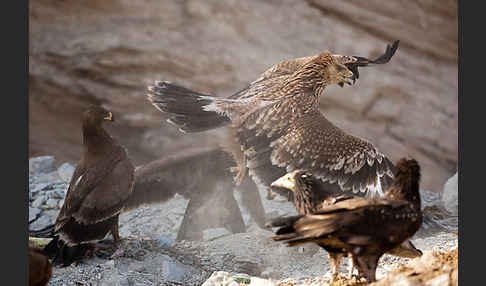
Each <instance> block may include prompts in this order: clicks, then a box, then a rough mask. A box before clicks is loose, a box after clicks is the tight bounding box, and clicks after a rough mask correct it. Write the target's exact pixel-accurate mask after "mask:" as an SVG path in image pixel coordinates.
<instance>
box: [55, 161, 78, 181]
mask: <svg viewBox="0 0 486 286" xmlns="http://www.w3.org/2000/svg"><path fill="white" fill-rule="evenodd" d="M57 173H58V174H59V177H61V179H62V180H63V181H65V182H67V183H69V182H70V181H71V177H72V176H73V173H74V167H73V166H72V165H71V164H69V163H64V164H62V165H61V166H59V168H57Z"/></svg>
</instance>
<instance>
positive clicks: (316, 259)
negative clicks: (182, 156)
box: [29, 158, 458, 286]
mask: <svg viewBox="0 0 486 286" xmlns="http://www.w3.org/2000/svg"><path fill="white" fill-rule="evenodd" d="M34 159H36V158H34ZM63 165H64V164H63ZM65 167H66V166H65ZM67 181H69V179H68V180H67ZM29 183H30V193H31V195H32V196H33V199H32V200H31V202H30V207H29V229H30V230H40V229H43V228H44V227H46V226H48V225H49V224H52V223H53V222H54V220H55V218H56V216H57V214H58V213H59V208H60V206H62V202H63V198H64V196H65V194H66V190H67V187H68V183H66V181H64V180H62V179H61V178H60V177H59V170H54V171H53V172H50V173H41V172H39V173H33V172H30V173H29ZM39 186H41V187H42V188H41V187H39ZM39 189H41V190H39ZM34 190H36V192H35V193H33V191H34ZM260 195H261V196H262V197H264V196H265V195H266V192H265V191H264V190H260ZM421 195H422V201H423V207H424V211H425V212H426V219H425V224H424V225H423V228H422V229H421V230H420V231H419V232H418V233H417V234H416V235H415V237H414V238H413V242H414V244H415V245H416V246H417V247H418V248H420V249H421V250H422V251H424V252H425V253H427V251H429V252H430V251H442V252H444V251H450V250H453V249H456V248H457V246H458V239H457V235H456V234H454V233H453V232H455V231H457V217H456V216H448V214H449V213H448V212H443V210H442V208H441V206H440V204H441V201H440V195H441V194H438V193H435V192H428V191H422V192H421ZM235 197H236V199H237V201H239V204H240V206H241V205H242V204H241V200H240V196H239V193H238V192H237V193H236V196H235ZM39 198H45V199H44V201H43V203H42V204H41V205H40V206H39V207H34V206H33V203H34V202H35V201H37V200H38V199H39ZM49 200H58V205H57V207H53V208H51V207H50V206H49V204H48V202H49ZM187 202H188V201H187V200H186V199H184V198H183V197H182V196H179V195H176V196H175V197H174V198H173V199H171V200H170V201H168V202H167V203H165V204H159V205H151V206H144V207H140V208H138V209H135V210H133V211H130V212H126V213H123V214H122V215H121V216H120V235H121V236H122V238H123V240H122V243H121V245H120V247H119V249H118V250H117V251H116V252H115V253H114V254H113V256H112V257H111V258H110V259H100V258H92V259H87V260H85V261H83V262H81V263H79V264H73V265H71V266H69V267H66V268H55V269H54V272H53V278H52V280H51V282H50V284H49V285H56V286H60V285H66V286H67V285H201V284H203V283H204V282H205V281H206V280H208V279H209V278H210V276H211V275H212V274H213V272H217V271H222V272H221V273H220V274H221V275H223V276H224V275H226V276H227V279H226V280H224V279H223V278H221V279H222V280H221V281H223V280H224V281H226V282H228V283H229V284H227V285H233V284H234V283H233V284H231V283H232V281H234V279H233V278H232V277H233V276H235V275H237V276H238V277H241V276H242V275H243V274H245V275H249V276H252V278H251V281H252V283H253V281H258V283H260V284H252V285H281V286H284V285H287V286H289V285H316V284H315V283H318V282H323V281H328V280H329V278H330V273H329V261H328V258H327V253H326V252H325V251H324V250H322V249H320V248H318V247H316V246H315V245H313V244H308V245H304V246H302V247H295V248H289V247H286V246H285V245H283V244H281V243H277V242H274V241H272V240H270V239H269V237H270V236H271V235H272V232H271V231H269V230H264V229H261V228H259V227H258V226H257V225H256V223H255V222H254V221H253V220H252V219H251V217H250V215H249V213H248V211H247V210H246V209H244V208H241V209H242V212H243V213H242V215H243V219H244V221H245V224H246V225H247V233H239V234H231V233H230V232H228V231H226V230H225V229H221V228H214V229H207V230H205V231H204V240H203V241H175V238H176V236H177V231H178V229H179V226H180V224H181V222H182V218H183V216H184V211H185V208H186V206H187ZM263 203H264V207H265V210H266V211H267V214H266V216H267V217H268V218H271V217H274V216H279V215H294V214H296V211H295V207H294V206H293V205H292V204H291V203H290V202H288V201H287V200H286V199H284V198H281V197H279V196H277V197H276V198H275V199H274V200H263ZM410 261H411V259H406V258H398V257H393V256H390V255H385V256H383V257H382V259H381V263H380V266H379V268H378V272H377V278H378V279H382V278H383V279H384V278H385V277H388V276H387V275H388V274H389V273H391V272H392V271H394V269H396V268H397V267H399V266H403V265H405V264H407V263H408V262H410ZM347 263H348V261H347V259H344V261H343V263H342V268H341V269H342V270H341V271H342V272H344V271H345V269H346V268H347ZM425 264H427V263H425ZM427 265H428V264H427ZM430 265H432V264H430ZM424 267H425V266H424ZM444 271H445V270H444ZM223 272H227V273H229V274H224V273H223ZM407 273H408V272H407ZM245 275H243V276H245ZM216 276H217V275H216ZM226 276H224V277H226ZM439 276H440V275H437V277H439ZM228 277H229V278H228ZM427 277H428V278H430V279H445V277H443V278H437V277H436V276H433V277H432V276H427ZM230 278H231V279H230ZM217 279H219V278H217ZM404 279H405V278H404ZM407 279H408V278H407ZM209 280H210V281H209V282H208V283H207V285H208V286H210V285H214V284H211V283H212V282H211V281H213V280H211V279H209ZM426 280H427V279H426ZM309 281H310V282H309ZM424 281H425V280H424ZM427 281H428V280H427ZM441 281H442V280H441ZM276 282H279V283H280V284H275V283H276ZM348 282H349V281H344V282H343V283H348ZM439 282H440V281H439ZM439 282H437V283H439ZM255 283H256V282H255ZM262 283H263V284H262ZM265 283H266V284H265ZM285 283H287V284H285ZM292 283H293V284H292ZM299 283H300V284H299ZM306 283H307V284H306ZM312 283H314V284H312ZM323 283H324V282H323ZM225 285H226V284H225ZM338 285H352V284H338ZM380 285H382V284H380ZM403 285H408V284H403ZM410 285H421V284H410ZM432 285H433V284H432ZM435 285H438V284H435ZM235 286H237V285H235Z"/></svg>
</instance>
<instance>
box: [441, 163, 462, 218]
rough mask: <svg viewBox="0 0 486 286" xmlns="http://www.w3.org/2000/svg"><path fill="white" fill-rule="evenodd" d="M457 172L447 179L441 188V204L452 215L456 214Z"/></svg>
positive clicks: (457, 194)
mask: <svg viewBox="0 0 486 286" xmlns="http://www.w3.org/2000/svg"><path fill="white" fill-rule="evenodd" d="M458 196H459V189H458V173H457V172H456V174H455V175H454V176H452V177H450V178H449V180H447V182H446V183H445V184H444V189H443V190H442V198H441V201H442V205H443V206H444V208H445V209H446V210H447V211H449V212H451V213H452V214H453V215H456V216H457V215H458V202H459V200H458Z"/></svg>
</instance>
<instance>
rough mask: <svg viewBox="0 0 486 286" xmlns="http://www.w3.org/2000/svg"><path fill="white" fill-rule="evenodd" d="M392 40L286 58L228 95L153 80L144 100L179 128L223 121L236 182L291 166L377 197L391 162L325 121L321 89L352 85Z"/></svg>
mask: <svg viewBox="0 0 486 286" xmlns="http://www.w3.org/2000/svg"><path fill="white" fill-rule="evenodd" d="M397 47H398V41H395V42H394V43H393V45H392V46H390V45H388V46H387V49H386V51H385V53H384V54H383V55H382V56H380V57H378V58H377V59H375V60H369V59H367V58H364V57H358V56H344V55H337V54H331V53H330V52H328V51H325V52H322V53H320V54H318V55H315V56H311V57H304V58H297V59H293V60H288V61H284V62H281V63H279V64H277V65H275V66H273V67H271V68H270V69H268V70H266V71H265V72H264V73H263V74H262V75H261V76H260V77H259V78H258V79H256V80H255V81H253V82H252V83H250V84H249V85H248V86H247V87H246V88H245V89H243V90H241V91H239V92H237V93H235V94H233V95H231V96H229V97H227V98H218V97H215V96H210V95H207V94H202V93H198V92H195V91H192V90H189V89H187V88H184V87H181V86H178V85H175V84H172V83H169V82H166V81H156V82H155V84H154V85H153V86H149V87H148V90H149V93H148V99H149V100H150V102H151V103H152V104H153V105H154V106H155V107H156V108H158V109H159V110H160V111H162V112H164V113H166V114H168V119H167V121H168V122H169V123H171V124H173V125H176V126H177V127H178V128H179V129H180V130H181V131H182V132H185V133H191V132H201V131H205V130H210V129H214V128H218V127H223V126H226V127H227V128H228V129H229V131H228V133H227V134H228V136H229V138H228V139H229V140H227V142H225V143H222V144H223V145H224V146H223V147H225V149H226V150H227V151H230V152H231V153H232V154H233V157H234V159H235V161H236V162H237V163H238V166H237V168H236V170H238V174H237V176H236V179H237V182H241V180H242V179H243V178H244V176H245V175H246V173H247V170H248V173H249V174H250V175H251V177H252V178H253V179H254V180H255V181H256V182H257V183H261V184H263V186H266V187H268V186H269V185H270V184H271V183H272V182H273V181H274V180H276V179H277V178H279V177H281V176H282V175H284V174H285V173H287V172H289V171H292V170H295V169H305V170H309V171H310V172H312V173H313V174H314V176H316V177H317V178H319V179H320V180H322V181H323V182H326V183H328V184H329V186H330V187H334V188H338V189H340V190H342V191H352V192H355V193H356V192H362V193H365V194H367V195H368V196H381V195H382V194H383V192H382V189H383V188H386V186H383V184H389V183H390V182H391V180H392V178H393V174H394V165H393V163H392V162H391V161H390V160H389V159H388V158H386V157H385V156H384V155H383V154H382V153H381V152H379V151H378V150H377V148H376V147H375V146H373V144H371V143H370V142H368V141H366V140H364V139H362V138H359V137H356V136H353V135H350V134H348V133H346V132H345V131H343V130H341V129H340V128H338V127H337V126H335V125H334V124H333V123H332V122H330V121H329V120H328V119H327V118H326V117H325V116H324V115H323V114H322V113H321V112H320V111H319V96H320V95H321V94H322V93H323V91H324V90H325V88H326V87H327V86H329V85H332V84H338V85H341V86H344V84H349V85H351V84H353V83H354V81H355V80H356V79H357V78H358V77H359V73H358V67H365V66H372V65H375V64H383V63H386V62H388V61H389V60H390V59H391V57H392V56H393V55H394V53H395V51H396V49H397ZM235 141H236V144H235V143H234V142H235Z"/></svg>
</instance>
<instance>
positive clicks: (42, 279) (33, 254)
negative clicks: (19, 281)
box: [29, 244, 52, 286]
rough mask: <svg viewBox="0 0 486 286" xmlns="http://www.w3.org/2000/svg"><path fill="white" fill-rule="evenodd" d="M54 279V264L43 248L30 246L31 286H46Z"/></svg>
mask: <svg viewBox="0 0 486 286" xmlns="http://www.w3.org/2000/svg"><path fill="white" fill-rule="evenodd" d="M51 277H52V264H51V262H50V261H49V258H48V257H47V255H46V254H45V253H44V250H43V249H42V248H39V247H37V246H35V245H32V244H29V286H45V285H47V283H49V280H50V279H51Z"/></svg>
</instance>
